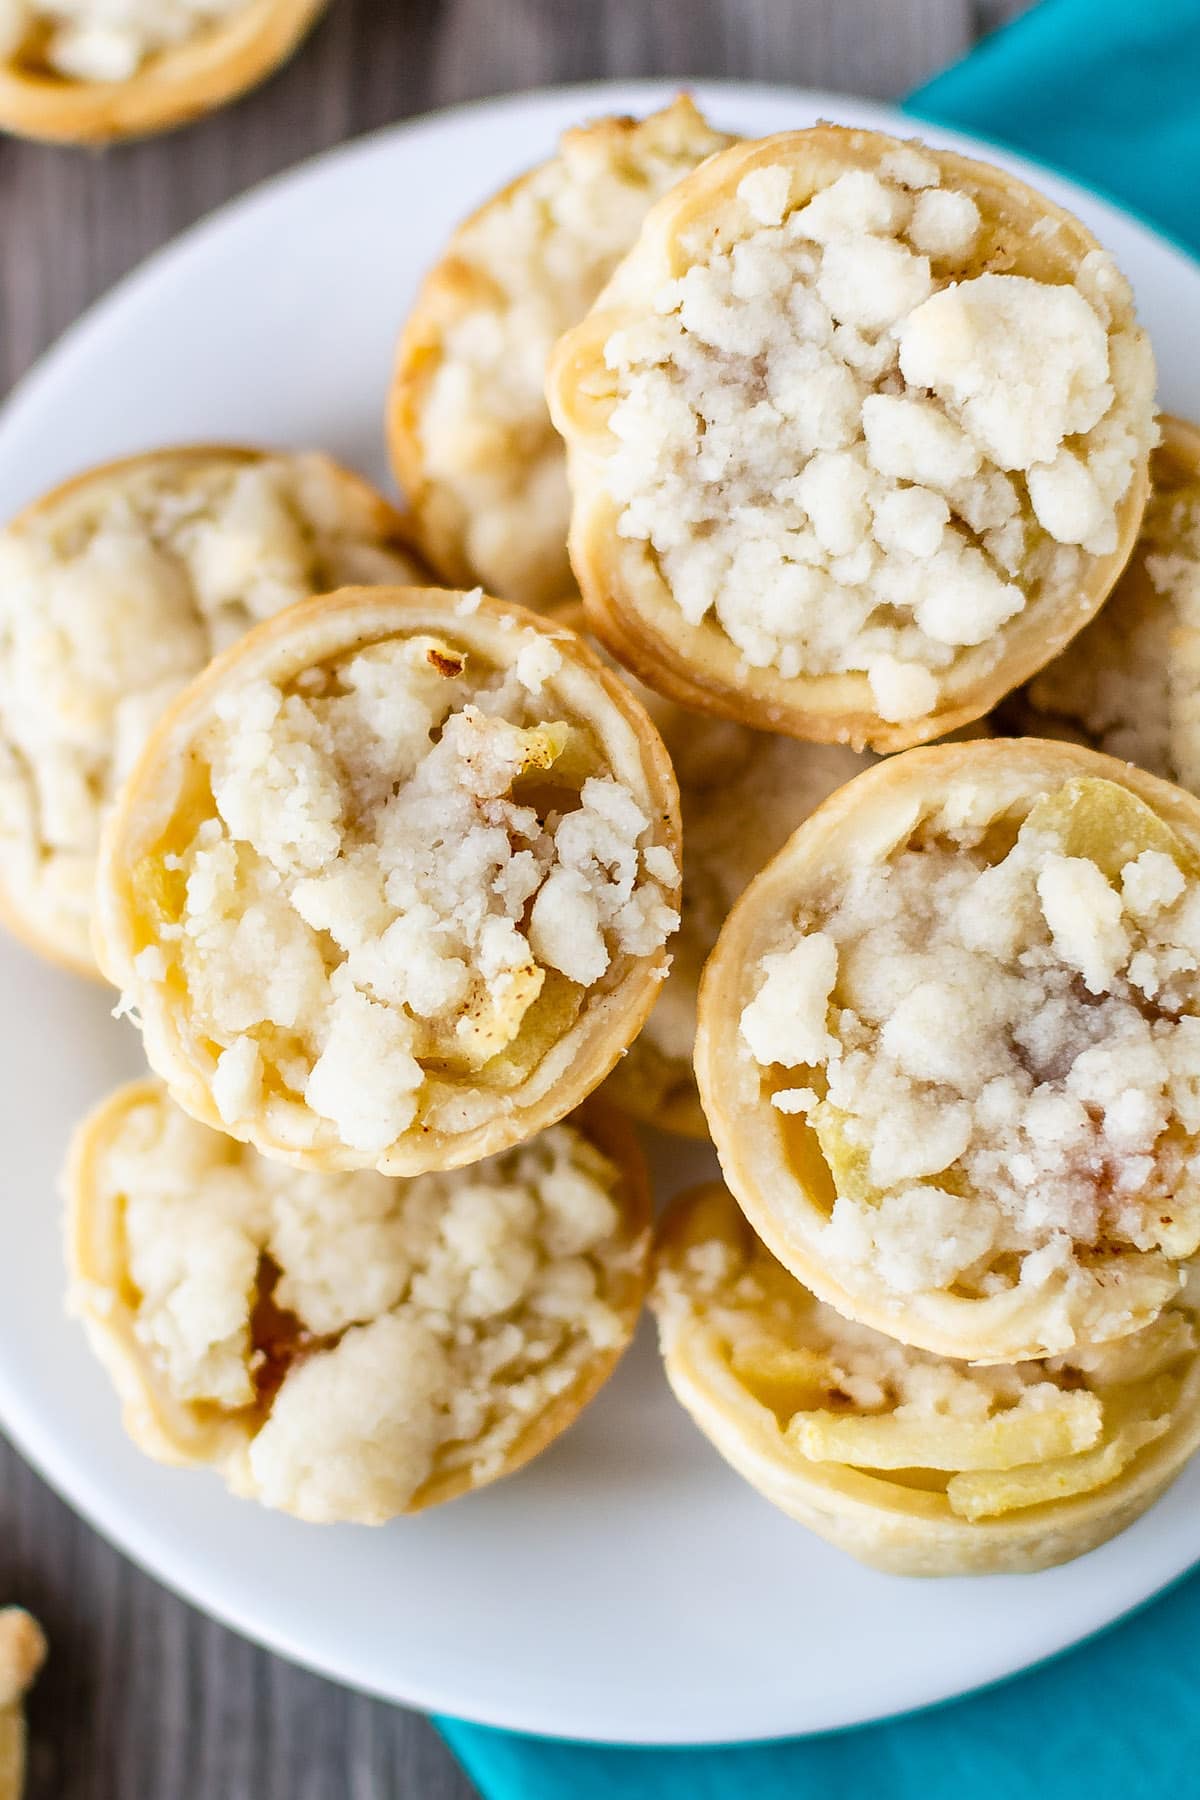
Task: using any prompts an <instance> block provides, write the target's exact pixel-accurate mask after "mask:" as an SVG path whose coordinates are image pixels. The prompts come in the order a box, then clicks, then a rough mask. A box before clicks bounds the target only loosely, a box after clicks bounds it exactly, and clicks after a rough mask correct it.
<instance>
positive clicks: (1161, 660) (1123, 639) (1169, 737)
mask: <svg viewBox="0 0 1200 1800" xmlns="http://www.w3.org/2000/svg"><path fill="white" fill-rule="evenodd" d="M1151 478H1152V489H1151V495H1150V502H1149V505H1148V506H1147V508H1146V513H1145V516H1144V518H1143V520H1142V531H1141V536H1140V538H1139V539H1138V543H1137V547H1136V548H1135V550H1134V553H1133V557H1132V558H1131V560H1130V563H1129V566H1128V568H1127V569H1126V571H1125V573H1124V575H1123V576H1122V577H1121V579H1120V581H1118V583H1117V585H1116V587H1115V588H1114V590H1113V593H1112V595H1111V596H1110V598H1109V599H1108V600H1107V601H1106V603H1105V605H1104V608H1103V610H1102V611H1101V612H1100V613H1098V614H1097V616H1096V618H1095V619H1094V620H1093V621H1092V623H1091V624H1090V625H1087V626H1085V627H1084V629H1083V631H1082V632H1081V633H1080V634H1079V636H1078V638H1076V639H1075V640H1074V641H1073V642H1072V643H1071V644H1070V645H1069V646H1068V648H1067V649H1066V650H1065V651H1064V652H1063V654H1062V655H1061V656H1058V657H1056V658H1055V660H1054V661H1053V662H1052V663H1051V664H1050V665H1049V666H1048V667H1047V668H1046V669H1044V670H1043V671H1042V673H1041V674H1040V675H1039V676H1037V678H1036V679H1035V680H1034V681H1033V682H1031V683H1030V685H1029V689H1028V697H1029V701H1030V704H1031V706H1032V710H1033V712H1034V714H1035V715H1037V723H1038V724H1039V725H1040V726H1042V728H1045V727H1046V726H1047V725H1049V726H1050V728H1053V726H1054V723H1055V722H1056V721H1059V722H1061V723H1062V724H1063V725H1064V726H1065V727H1066V728H1067V729H1068V730H1071V729H1074V730H1077V731H1080V732H1082V734H1083V735H1084V736H1086V738H1087V740H1088V741H1089V742H1090V743H1093V744H1094V745H1095V747H1096V748H1097V749H1099V750H1104V751H1106V752H1107V754H1108V755H1110V756H1118V757H1121V758H1122V759H1123V760H1125V761H1128V762H1135V763H1138V764H1139V765H1140V766H1141V767H1142V768H1143V769H1149V770H1150V771H1151V773H1152V774H1155V775H1162V776H1164V777H1165V778H1166V779H1167V780H1168V781H1177V782H1180V783H1182V785H1183V786H1184V787H1187V788H1190V789H1191V790H1192V792H1193V793H1200V472H1197V471H1195V470H1190V471H1188V473H1187V474H1186V475H1184V474H1183V473H1182V471H1181V470H1180V469H1179V468H1178V467H1177V466H1175V465H1174V464H1173V462H1172V461H1171V460H1169V459H1168V454H1167V452H1166V451H1165V450H1164V451H1160V452H1158V453H1157V454H1156V456H1155V457H1154V459H1153V460H1152V462H1151Z"/></svg>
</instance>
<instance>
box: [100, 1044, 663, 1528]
mask: <svg viewBox="0 0 1200 1800" xmlns="http://www.w3.org/2000/svg"><path fill="white" fill-rule="evenodd" d="M181 1160H182V1162H183V1171H184V1172H183V1176H182V1179H181V1173H180V1168H181ZM192 1180H194V1181H195V1189H194V1192H193V1191H191V1190H190V1188H189V1183H190V1182H191V1181H192ZM556 1182H557V1183H558V1187H557V1188H555V1187H554V1183H556ZM65 1183H66V1191H67V1201H68V1227H67V1255H68V1263H69V1271H70V1279H71V1305H72V1309H73V1310H74V1311H75V1312H76V1313H77V1314H78V1315H79V1316H80V1317H81V1319H82V1321H83V1324H84V1327H85V1329H86V1331H87V1335H88V1339H89V1342H90V1344H91V1346H92V1348H93V1350H94V1351H95V1353H96V1355H97V1356H98V1357H99V1358H100V1360H101V1362H102V1363H103V1364H104V1366H105V1368H106V1369H107V1371H108V1373H109V1375H110V1377H111V1379H112V1381H113V1384H114V1386H115V1387H116V1389H117V1393H118V1395H119V1397H120V1399H121V1402H122V1407H123V1419H124V1423H125V1427H126V1429H127V1431H128V1432H129V1435H130V1436H131V1437H132V1438H133V1440H134V1442H135V1443H136V1444H137V1445H138V1447H139V1449H141V1450H143V1451H144V1452H145V1453H146V1454H147V1455H149V1456H151V1457H153V1458H154V1459H155V1460H156V1461H159V1462H166V1463H174V1464H178V1465H184V1466H188V1467H194V1468H195V1467H210V1468H213V1469H215V1470H217V1471H218V1472H219V1473H220V1474H221V1476H222V1477H223V1479H224V1480H225V1482H226V1483H227V1485H228V1486H229V1487H230V1489H231V1490H232V1491H233V1492H234V1493H237V1494H239V1495H242V1496H244V1497H247V1498H251V1499H256V1500H258V1501H260V1502H261V1503H262V1504H264V1505H268V1506H272V1507H276V1508H278V1509H279V1510H282V1511H285V1512H290V1513H292V1514H294V1515H295V1516H297V1517H300V1518H305V1519H308V1520H310V1521H312V1522H314V1523H335V1522H339V1521H352V1522H355V1523H359V1524H368V1525H377V1524H382V1523H384V1522H385V1521H386V1520H387V1519H389V1518H392V1517H395V1516H396V1515H397V1514H399V1513H401V1512H405V1513H411V1512H419V1511H422V1510H424V1509H425V1508H426V1507H430V1506H436V1505H440V1504H441V1503H442V1502H443V1501H446V1500H452V1499H455V1498H456V1497H457V1496H458V1495H460V1494H464V1493H467V1492H469V1491H471V1490H473V1489H475V1488H478V1487H482V1486H484V1485H486V1484H487V1483H488V1482H491V1481H494V1480H497V1479H498V1478H499V1477H500V1476H502V1475H508V1474H511V1473H512V1471H513V1470H514V1469H517V1468H520V1467H521V1466H522V1464H524V1463H527V1462H528V1461H529V1460H530V1459H531V1458H532V1457H534V1456H536V1455H537V1454H538V1453H539V1452H540V1451H541V1450H543V1449H544V1448H545V1447H546V1445H547V1444H549V1443H550V1442H551V1441H552V1440H553V1439H554V1438H556V1437H557V1436H558V1435H559V1434H560V1433H561V1432H562V1431H564V1430H565V1429H566V1428H567V1426H568V1425H570V1424H571V1423H572V1422H573V1420H574V1419H575V1418H576V1417H577V1416H578V1414H579V1413H580V1411H581V1410H582V1408H583V1407H584V1406H585V1405H586V1404H587V1402H588V1401H589V1400H590V1399H591V1398H592V1397H593V1395H594V1394H596V1393H597V1392H598V1391H599V1389H600V1387H601V1386H602V1385H603V1383H604V1382H605V1381H606V1380H607V1378H608V1376H609V1374H610V1373H611V1372H612V1369H613V1368H614V1367H615V1365H616V1362H617V1360H618V1358H619V1357H620V1355H621V1353H622V1351H623V1350H624V1349H625V1346H626V1345H627V1343H628V1342H629V1339H630V1338H631V1336H632V1335H633V1329H634V1326H635V1324H636V1322H637V1318H638V1314H639V1312H640V1310H641V1306H642V1301H643V1298H644V1294H645V1288H646V1282H647V1278H648V1273H649V1260H650V1250H651V1230H650V1221H651V1209H650V1193H649V1187H648V1184H647V1179H646V1173H645V1168H644V1165H643V1163H642V1159H641V1153H640V1151H639V1149H638V1146H637V1143H636V1140H635V1138H634V1135H633V1132H632V1130H631V1128H630V1127H629V1126H628V1125H627V1124H625V1123H624V1122H623V1121H622V1119H621V1118H620V1115H619V1114H618V1113H616V1112H615V1111H614V1110H613V1109H611V1108H607V1107H605V1106H604V1105H603V1104H602V1103H600V1102H599V1101H595V1100H592V1101H589V1102H588V1103H587V1105H586V1107H585V1108H583V1109H582V1110H581V1111H580V1112H579V1113H578V1114H576V1115H575V1116H574V1117H573V1118H572V1119H571V1120H570V1121H569V1122H568V1123H567V1124H565V1125H559V1126H555V1127H553V1128H552V1129H551V1130H550V1131H549V1132H547V1133H546V1134H545V1135H544V1136H543V1137H540V1138H534V1139H533V1140H531V1142H530V1143H528V1144H526V1145H522V1146H519V1147H517V1148H515V1149H511V1150H508V1151H505V1152H503V1153H501V1155H500V1156H498V1157H496V1158H494V1159H492V1160H489V1161H486V1162H483V1163H479V1164H477V1165H475V1166H474V1167H473V1168H471V1169H470V1170H466V1171H463V1172H462V1173H456V1174H454V1175H450V1176H446V1175H433V1176H425V1177H422V1178H419V1179H418V1180H417V1181H414V1182H407V1181H405V1180H403V1179H397V1178H385V1177H381V1176H378V1175H376V1174H373V1173H370V1172H366V1171H360V1172H357V1173H355V1174H351V1175H340V1176H327V1175H308V1176H299V1175H296V1174H295V1173H293V1172H291V1171H288V1170H286V1169H283V1168H281V1167H280V1166H279V1165H278V1164H274V1163H270V1162H267V1161H266V1160H265V1159H263V1158H261V1157H259V1156H258V1154H257V1152H256V1151H254V1150H252V1149H249V1148H247V1147H245V1146H243V1145H239V1144H237V1143H235V1142H234V1141H233V1140H232V1139H228V1138H225V1137H224V1136H223V1135H220V1134H215V1133H212V1132H209V1131H208V1130H207V1129H206V1128H205V1127H203V1126H200V1125H196V1124H194V1123H193V1122H192V1121H191V1120H189V1119H187V1118H186V1117H185V1116H184V1115H183V1114H181V1113H180V1112H179V1111H178V1109H177V1108H176V1107H174V1105H173V1103H172V1102H171V1100H170V1099H169V1097H168V1096H167V1093H166V1091H165V1089H164V1088H163V1087H162V1085H161V1084H160V1083H158V1082H156V1081H153V1080H144V1081H136V1082H131V1083H130V1084H128V1085H127V1086H125V1087H122V1088H119V1089H118V1090H117V1091H116V1092H115V1093H114V1094H112V1095H110V1096H109V1098H108V1099H106V1100H105V1101H103V1102H102V1103H101V1104H100V1105H99V1106H98V1107H96V1108H95V1110H94V1111H93V1112H92V1113H91V1114H90V1115H89V1116H88V1117H87V1118H86V1119H85V1120H84V1121H83V1123H82V1124H81V1125H80V1127H79V1129H78V1131H77V1132H76V1135H75V1139H74V1141H73V1144H72V1148H71V1153H70V1157H69V1161H68V1166H67V1171H66V1176H65ZM220 1183H224V1184H225V1185H224V1186H220V1185H219V1184H220ZM231 1184H232V1185H231ZM238 1184H240V1185H238ZM234 1194H240V1195H243V1196H244V1195H247V1194H248V1195H249V1196H250V1200H249V1201H247V1200H246V1199H245V1198H242V1199H240V1200H238V1199H234V1198H231V1195H234ZM164 1196H165V1197H166V1198H165V1204H166V1206H167V1208H168V1210H167V1211H166V1212H165V1213H164V1214H162V1215H161V1217H160V1222H159V1223H158V1224H157V1226H155V1225H153V1224H150V1225H148V1224H147V1223H146V1222H145V1221H146V1219H147V1218H150V1219H151V1220H152V1219H153V1217H154V1215H153V1212H150V1213H148V1214H147V1213H146V1212H144V1211H143V1212H141V1213H139V1212H138V1211H137V1208H138V1207H139V1206H141V1207H143V1208H145V1207H146V1206H147V1203H148V1204H149V1205H150V1207H153V1206H155V1205H160V1206H161V1205H162V1204H164ZM489 1209H490V1210H489ZM139 1222H140V1223H139ZM214 1227H215V1228H216V1229H217V1230H219V1231H221V1232H223V1233H224V1240H227V1239H228V1238H229V1236H230V1233H231V1231H232V1230H234V1229H235V1228H236V1230H237V1231H239V1232H240V1233H241V1234H242V1237H241V1247H242V1249H243V1250H244V1251H245V1253H246V1254H248V1256H249V1259H250V1261H249V1265H248V1267H249V1269H250V1271H251V1273H250V1285H249V1289H248V1291H247V1290H245V1289H243V1288H239V1286H238V1285H237V1283H236V1282H235V1281H234V1280H233V1279H232V1278H231V1277H230V1278H227V1279H225V1280H224V1282H223V1281H222V1272H223V1270H224V1269H227V1268H231V1267H232V1266H233V1264H232V1263H230V1262H228V1261H225V1262H223V1261H222V1254H223V1253H222V1243H223V1241H224V1240H223V1239H222V1238H218V1237H212V1238H208V1239H207V1240H206V1239H205V1237H204V1235H203V1232H204V1231H205V1229H211V1228H214ZM139 1230H140V1242H138V1241H135V1239H134V1236H133V1233H134V1232H135V1231H139ZM189 1231H190V1232H191V1235H188V1233H189ZM498 1232H499V1235H497V1233H498ZM156 1237H157V1238H158V1239H159V1243H156V1242H155V1238H156ZM247 1237H248V1238H249V1242H247V1241H246V1240H247ZM180 1243H183V1244H185V1245H186V1246H187V1248H188V1253H187V1255H186V1257H185V1258H184V1259H183V1261H182V1262H180V1261H179V1255H180V1252H179V1245H180ZM139 1249H140V1251H141V1255H142V1257H143V1259H144V1262H139V1260H138V1252H139ZM162 1254H165V1255H166V1256H167V1257H168V1258H170V1257H171V1256H172V1254H173V1255H174V1257H175V1259H176V1260H175V1262H174V1264H173V1265H172V1264H171V1263H168V1264H167V1265H166V1267H165V1269H164V1266H163V1264H162V1263H161V1261H157V1262H156V1259H158V1258H160V1256H161V1255H162ZM256 1255H257V1256H258V1258H259V1260H258V1262H257V1264H256V1263H255V1261H254V1259H255V1256H256ZM518 1259H519V1260H518ZM381 1264H386V1265H387V1266H386V1267H384V1268H382V1269H381ZM143 1267H144V1268H145V1269H147V1270H149V1272H150V1274H151V1275H152V1276H153V1278H154V1279H155V1281H156V1282H157V1284H158V1285H157V1289H156V1290H155V1294H154V1299H155V1303H156V1306H157V1311H155V1310H153V1309H151V1308H149V1307H148V1304H147V1300H148V1296H147V1294H146V1293H145V1292H144V1291H143V1289H142V1288H141V1287H139V1285H138V1276H139V1275H141V1278H142V1279H143V1280H145V1279H147V1277H146V1275H144V1274H142V1270H143ZM268 1272H269V1273H268ZM206 1283H208V1284H209V1285H207V1286H206ZM289 1283H290V1287H289ZM500 1284H503V1287H501V1285H500ZM279 1296H283V1297H284V1302H285V1303H284V1304H282V1305H281V1304H280V1303H279ZM313 1320H319V1325H318V1328H317V1329H314V1328H313V1327H312V1324H311V1323H309V1321H313ZM381 1325H382V1326H383V1328H384V1330H385V1331H387V1332H388V1334H389V1335H388V1339H385V1340H384V1341H383V1342H382V1343H380V1342H379V1340H378V1339H377V1340H376V1345H375V1348H374V1350H373V1351H372V1352H371V1354H370V1355H369V1356H368V1355H367V1353H366V1352H367V1350H368V1349H369V1348H370V1346H369V1337H370V1334H372V1333H373V1332H374V1333H377V1332H378V1331H379V1328H380V1326H381ZM222 1333H225V1334H226V1336H225V1337H224V1338H223V1339H222V1338H221V1334H222ZM181 1344H183V1345H185V1346H186V1349H187V1355H188V1359H189V1360H188V1361H187V1363H186V1365H185V1364H184V1363H182V1362H181V1361H180V1360H179V1359H180V1355H181V1351H180V1346H181ZM231 1345H232V1346H233V1348H232V1350H230V1348H229V1347H230V1346H231ZM214 1350H215V1351H216V1352H220V1353H221V1354H223V1355H224V1356H225V1357H226V1361H225V1362H224V1363H223V1364H222V1365H220V1367H221V1373H220V1375H219V1376H217V1375H214V1370H215V1369H216V1368H217V1366H218V1365H217V1364H216V1362H215V1361H214ZM347 1352H348V1354H347ZM173 1358H174V1359H175V1360H174V1361H173V1360H172V1359H173ZM431 1358H432V1373H431V1372H430V1369H431ZM185 1366H186V1368H187V1370H188V1380H187V1382H186V1383H185V1381H184V1379H183V1377H182V1375H181V1373H180V1370H181V1368H183V1367H185ZM239 1382H240V1383H241V1385H242V1386H243V1387H244V1388H245V1393H246V1394H247V1395H249V1398H248V1399H246V1398H245V1396H244V1395H242V1394H240V1393H238V1391H237V1388H238V1383H239ZM230 1383H232V1385H229V1384H230ZM189 1388H190V1392H189ZM208 1389H211V1390H213V1396H212V1397H204V1395H205V1392H206V1390H208ZM364 1390H365V1391H364ZM222 1395H223V1396H225V1397H222ZM284 1409H286V1414H285V1413H284ZM414 1420H418V1421H420V1420H423V1421H424V1422H423V1424H420V1425H419V1428H418V1424H414Z"/></svg>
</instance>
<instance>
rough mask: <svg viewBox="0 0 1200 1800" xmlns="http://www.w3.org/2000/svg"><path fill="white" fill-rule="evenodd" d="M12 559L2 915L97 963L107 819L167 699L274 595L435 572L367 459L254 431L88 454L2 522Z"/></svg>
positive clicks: (7, 589)
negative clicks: (100, 846) (98, 887)
mask: <svg viewBox="0 0 1200 1800" xmlns="http://www.w3.org/2000/svg"><path fill="white" fill-rule="evenodd" d="M188 534H192V535H191V536H190V537H189V536H188ZM0 571H2V573H0V593H2V594H3V600H2V601H0V922H2V923H3V924H4V925H5V926H6V927H7V928H8V929H9V930H10V931H12V932H13V933H14V934H15V935H16V936H17V937H19V938H21V939H22V941H23V942H25V943H26V944H27V945H29V947H30V948H31V949H34V950H36V951H37V952H38V953H39V954H40V955H42V956H46V957H49V958H50V959H51V960H52V961H55V962H58V963H61V964H63V965H64V966H65V967H66V968H69V969H72V970H74V971H75V972H76V973H79V974H83V975H91V976H93V977H94V976H96V975H97V974H98V970H97V968H96V964H95V959H94V957H93V954H92V948H91V937H90V928H91V913H92V889H93V886H94V882H95V875H94V864H95V855H96V847H97V843H98V841H99V835H100V823H101V819H102V816H103V814H104V812H105V811H106V809H107V807H108V806H109V805H110V804H111V801H112V799H113V797H114V794H115V790H116V787H117V785H118V782H119V779H120V774H121V765H122V764H126V765H127V764H128V762H129V761H130V760H131V759H132V755H133V752H134V750H135V748H136V747H137V746H138V745H139V744H140V742H141V740H142V739H143V738H144V737H145V735H146V734H147V732H148V730H149V726H150V723H151V721H152V719H153V716H154V713H155V711H156V710H161V707H164V706H165V705H166V704H167V701H168V699H170V698H171V697H172V696H173V695H174V694H175V693H177V692H178V691H179V689H180V688H181V687H182V686H183V685H184V683H185V682H186V681H188V680H190V679H191V677H192V676H193V675H196V674H198V673H199V672H200V670H201V669H202V668H203V667H204V665H205V663H206V662H207V661H208V660H209V658H210V657H211V656H212V654H213V652H214V651H215V650H218V649H221V648H223V647H224V645H225V644H227V643H228V642H229V641H230V640H231V638H232V637H234V636H237V635H240V634H241V633H242V632H244V631H245V630H246V629H247V628H248V627H249V626H250V625H252V624H253V623H254V622H255V620H256V619H258V618H262V617H264V616H265V615H266V613H267V612H268V611H272V612H273V611H276V610H278V609H279V608H280V607H282V606H284V605H287V604H290V603H291V602H293V601H295V600H298V599H303V598H307V596H308V595H309V594H311V593H312V592H314V591H315V590H317V589H320V588H327V587H336V586H340V585H341V584H342V583H344V582H348V581H364V580H371V581H390V582H395V581H419V580H421V579H422V578H423V575H424V570H423V566H422V564H421V563H420V561H419V559H418V558H417V557H416V554H415V552H414V551H413V550H412V548H411V538H410V534H409V531H408V528H407V525H406V522H405V520H404V519H403V517H402V516H401V515H400V514H399V513H398V512H397V511H396V509H395V508H394V507H393V506H391V505H390V504H389V503H388V502H387V501H386V500H385V499H384V498H383V496H382V494H379V493H377V492H376V490H375V489H374V488H373V487H372V486H371V485H370V483H369V482H367V481H364V480H363V478H362V476H360V475H357V474H355V473H353V472H352V471H351V470H349V469H345V468H343V467H342V466H341V465H340V464H338V463H335V462H334V461H332V459H331V458H329V457H327V456H323V455H319V454H317V453H315V452H309V453H302V454H284V453H281V452H269V451H265V450H258V449H250V448H247V447H246V446H244V445H189V446H186V447H183V448H175V449H165V450H153V451H149V452H147V453H145V454H144V455H140V456H131V457H128V458H125V459H123V460H121V461H118V462H111V463H104V464H102V465H100V466H99V467H97V468H94V469H89V470H86V471H85V472H84V473H83V474H80V475H77V476H75V477H73V478H72V479H71V480H70V481H67V482H64V483H63V484H62V485H61V486H60V487H57V488H54V489H53V490H52V491H51V492H49V493H47V494H44V495H42V496H41V498H40V499H38V500H36V501H34V502H33V503H32V505H30V506H27V507H26V508H25V509H24V510H23V511H22V512H21V513H19V514H18V515H17V517H16V518H15V519H14V520H13V521H12V523H11V524H10V525H9V526H8V528H7V529H6V530H5V531H4V532H3V533H0ZM200 571H203V572H204V575H203V579H204V582H205V583H206V584H207V587H206V589H205V588H204V587H203V586H202V585H199V584H200V582H201V575H200ZM160 696H161V705H160V700H159V697H160Z"/></svg>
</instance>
